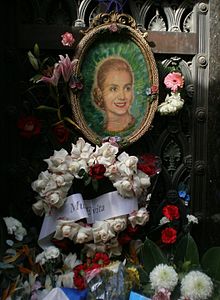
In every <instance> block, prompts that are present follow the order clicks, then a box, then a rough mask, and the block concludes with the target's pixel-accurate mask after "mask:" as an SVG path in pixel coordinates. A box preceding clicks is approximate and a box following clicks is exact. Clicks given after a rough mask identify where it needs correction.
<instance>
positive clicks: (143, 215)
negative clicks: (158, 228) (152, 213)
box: [136, 207, 149, 225]
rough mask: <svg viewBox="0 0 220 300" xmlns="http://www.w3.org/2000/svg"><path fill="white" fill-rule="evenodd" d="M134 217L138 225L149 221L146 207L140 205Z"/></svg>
mask: <svg viewBox="0 0 220 300" xmlns="http://www.w3.org/2000/svg"><path fill="white" fill-rule="evenodd" d="M136 219H137V224H138V225H145V224H146V223H147V222H148V221H149V213H148V211H147V209H146V207H142V208H140V209H139V210H138V211H137V215H136Z"/></svg>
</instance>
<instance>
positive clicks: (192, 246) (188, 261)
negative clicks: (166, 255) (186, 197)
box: [174, 233, 199, 272]
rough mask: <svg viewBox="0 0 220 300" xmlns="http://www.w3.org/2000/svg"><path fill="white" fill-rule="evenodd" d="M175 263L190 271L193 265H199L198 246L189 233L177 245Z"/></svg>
mask: <svg viewBox="0 0 220 300" xmlns="http://www.w3.org/2000/svg"><path fill="white" fill-rule="evenodd" d="M174 263H175V264H176V266H179V267H180V268H181V269H182V270H183V271H184V272H186V271H188V270H189V269H190V268H191V267H194V266H199V252H198V247H197V245H196V243H195V241H194V239H193V238H192V236H191V235H190V233H188V234H187V235H185V236H184V237H182V239H181V240H180V242H179V243H178V245H177V248H176V251H175V255H174Z"/></svg>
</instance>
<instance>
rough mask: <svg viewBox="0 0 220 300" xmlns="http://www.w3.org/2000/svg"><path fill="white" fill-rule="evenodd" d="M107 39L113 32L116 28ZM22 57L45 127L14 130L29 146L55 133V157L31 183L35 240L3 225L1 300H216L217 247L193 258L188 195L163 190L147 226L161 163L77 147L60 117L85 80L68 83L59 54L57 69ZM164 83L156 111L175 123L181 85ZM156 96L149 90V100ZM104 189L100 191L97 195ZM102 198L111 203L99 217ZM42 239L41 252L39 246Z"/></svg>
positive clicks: (24, 121) (26, 124)
mask: <svg viewBox="0 0 220 300" xmlns="http://www.w3.org/2000/svg"><path fill="white" fill-rule="evenodd" d="M110 30H111V31H112V32H115V31H117V30H118V29H117V26H116V25H115V24H113V26H112V27H111V28H110ZM74 41H75V38H74V37H73V35H72V34H71V33H69V32H66V33H64V34H63V35H62V36H61V43H62V44H63V45H64V46H66V47H69V46H72V45H73V43H74ZM28 56H29V60H30V62H31V64H32V66H33V68H34V69H35V70H36V71H37V73H38V74H37V75H36V76H33V77H32V79H31V83H32V84H33V85H34V87H33V88H34V89H35V88H36V89H37V88H38V87H40V88H43V90H44V93H43V97H45V98H43V99H44V103H43V104H42V103H40V105H37V107H36V111H37V112H38V113H39V112H43V113H45V112H46V113H47V114H48V115H49V116H50V117H48V120H47V122H45V119H44V120H42V119H41V120H40V119H39V118H38V117H36V116H33V115H28V116H22V117H21V118H20V119H19V121H18V129H19V131H20V134H21V136H22V137H23V138H25V139H29V140H30V139H31V138H36V137H37V136H39V135H40V133H41V131H44V133H46V135H47V133H48V132H49V133H51V132H52V134H53V136H54V137H55V141H56V142H55V146H56V147H55V148H56V149H57V150H53V154H52V155H48V156H49V157H48V156H45V157H48V158H47V159H44V160H43V161H44V162H45V163H46V164H47V167H46V170H45V171H41V172H40V174H39V175H38V178H37V179H35V180H34V181H33V182H32V184H31V187H32V189H33V191H34V193H35V196H36V202H34V203H33V205H32V208H33V211H34V212H35V214H36V215H38V216H41V217H42V216H43V217H44V220H43V225H42V228H41V232H40V235H38V233H37V234H36V233H35V234H33V231H32V230H33V229H32V228H28V229H26V228H24V227H23V225H22V223H21V222H20V221H18V220H17V219H15V218H13V217H5V218H4V219H3V220H4V222H5V227H6V229H5V231H6V232H5V234H6V235H7V238H6V251H5V253H4V254H3V257H2V262H0V296H1V299H2V300H6V299H7V300H9V299H10V300H13V299H24V300H25V299H32V300H34V299H38V300H41V299H45V300H50V299H67V297H68V298H69V299H89V300H93V299H105V300H107V299H113V300H114V299H115V300H118V299H121V300H128V299H129V300H137V299H152V300H203V299H204V300H205V299H219V297H220V277H219V274H220V269H219V263H218V262H219V257H220V248H219V247H215V248H211V249H209V250H208V251H207V252H206V253H205V254H204V255H203V256H202V257H201V259H200V256H199V251H198V248H197V245H196V243H195V241H194V239H193V237H192V236H191V235H190V229H191V227H192V225H194V224H197V223H198V219H197V218H196V217H195V216H193V215H191V214H190V213H189V205H188V204H189V201H190V195H189V191H188V189H187V187H186V186H185V185H182V186H180V187H179V190H178V192H177V191H170V194H169V193H168V195H167V197H166V199H164V200H163V201H161V205H160V207H158V209H157V210H156V212H155V214H154V216H153V218H152V215H151V211H150V208H149V203H150V199H151V191H152V190H153V186H152V185H153V182H154V179H155V178H156V177H157V176H158V174H159V173H160V170H161V165H160V160H159V158H158V157H157V156H155V155H153V154H149V153H147V154H142V155H140V156H133V155H129V154H128V153H127V152H125V151H124V152H121V151H120V148H119V146H118V139H117V137H110V138H109V137H108V138H106V139H104V140H103V143H102V145H96V146H93V145H91V144H90V143H88V142H86V141H85V140H84V139H83V138H82V137H79V138H77V139H76V138H75V136H74V135H73V134H72V132H73V131H74V130H78V128H77V124H76V123H75V122H74V121H73V120H72V119H71V118H70V117H69V111H68V109H66V108H67V107H69V104H70V99H69V92H68V91H69V88H71V89H72V90H73V91H74V92H78V91H80V90H81V89H82V88H83V83H82V78H76V77H74V76H73V75H72V74H73V73H74V72H73V71H74V69H75V68H76V66H77V64H78V61H77V60H72V61H71V59H70V58H69V56H68V54H66V55H60V56H59V60H58V62H57V61H56V62H54V61H53V60H51V59H50V58H47V59H41V55H40V53H39V48H38V46H37V45H35V47H34V53H32V52H29V53H28ZM164 84H165V86H166V88H167V89H170V91H171V92H170V93H171V94H168V95H167V97H166V99H165V102H163V103H161V104H160V105H159V107H158V112H159V113H160V114H162V115H167V114H171V115H172V114H176V113H177V112H178V111H179V110H180V109H181V108H182V106H183V104H184V100H183V99H182V98H181V94H180V93H181V89H182V88H183V86H184V77H183V75H182V74H181V73H180V72H179V71H173V72H170V73H169V74H168V75H167V76H166V77H165V78H164ZM44 88H48V90H49V92H46V90H47V89H44ZM157 92H158V89H157V87H154V86H153V87H152V88H151V91H150V93H149V94H151V95H152V96H153V95H154V94H155V93H157ZM40 96H41V97H42V94H40ZM48 124H49V128H50V129H48V128H47V129H46V127H47V125H48ZM51 128H52V130H51ZM73 129H74V130H73ZM47 130H48V131H47ZM71 135H72V136H71ZM48 136H49V135H48ZM69 140H74V141H75V142H74V143H71V147H70V148H69V147H65V146H67V144H68V141H69ZM53 142H54V140H53ZM61 145H64V147H63V148H61V147H60V146H61ZM66 148H68V151H67V150H66ZM37 163H38V164H39V162H37ZM36 177H37V176H36ZM79 182H80V188H78V184H79ZM105 185H107V186H108V189H107V191H105V192H104V193H101V194H99V193H98V192H99V191H100V190H101V189H102V188H103V186H105ZM109 187H110V189H109ZM87 189H88V192H87V193H86V191H87ZM84 195H86V197H87V196H88V195H89V196H90V197H88V198H85V196H84ZM100 197H101V198H100ZM100 199H101V200H100ZM103 199H104V200H105V203H106V202H108V201H109V203H110V204H111V205H110V204H109V207H110V208H111V209H110V208H109V207H108V209H106V210H107V211H108V214H107V216H106V215H105V217H103V216H102V213H103V207H102V204H103V203H104V202H103V201H104V200H103ZM107 199H108V200H107ZM111 201H113V202H111ZM97 203H98V204H97ZM100 203H101V204H100ZM112 203H113V204H112ZM119 204H120V205H121V204H122V208H121V207H119V206H117V205H119ZM113 207H117V208H116V209H115V210H114V212H112V211H113ZM78 211H80V213H79V212H78ZM89 213H90V215H89ZM73 216H74V217H73ZM100 216H101V217H100ZM44 222H46V223H45V224H46V225H48V224H49V225H50V226H46V225H44ZM47 222H48V223H47ZM47 227H49V229H51V230H50V231H49V232H47V229H46V228H47ZM52 227H53V228H52ZM42 232H43V238H44V239H45V237H46V238H47V240H46V242H47V244H41V243H40V242H41V239H40V238H42V236H41V234H42ZM43 238H42V240H43ZM67 295H68V296H67Z"/></svg>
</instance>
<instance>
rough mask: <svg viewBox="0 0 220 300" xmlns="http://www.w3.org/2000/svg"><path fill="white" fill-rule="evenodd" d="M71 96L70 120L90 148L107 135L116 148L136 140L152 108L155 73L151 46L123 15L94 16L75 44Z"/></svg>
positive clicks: (145, 128)
mask: <svg viewBox="0 0 220 300" xmlns="http://www.w3.org/2000/svg"><path fill="white" fill-rule="evenodd" d="M74 58H75V59H76V60H77V61H78V63H77V66H76V69H75V73H74V74H73V76H74V78H80V80H81V83H82V87H83V88H82V89H81V90H78V91H76V90H74V91H72V93H71V105H72V112H73V118H74V121H75V122H76V123H77V124H78V126H79V127H80V130H81V131H82V133H83V134H84V136H85V137H86V138H87V139H88V140H90V141H91V142H92V143H94V144H101V142H102V141H103V140H106V139H108V138H109V137H115V138H117V141H118V143H119V145H120V146H121V147H123V145H128V144H130V143H133V142H135V141H137V140H138V139H139V138H140V137H141V136H142V135H143V134H144V133H146V132H147V131H148V130H149V128H150V126H151V123H152V121H153V118H154V114H155V112H156V110H157V105H158V86H159V84H158V72H157V67H156V62H155V59H154V55H153V53H152V51H151V48H150V46H149V44H148V42H147V40H146V33H142V32H141V31H140V30H139V29H138V28H137V26H136V23H135V20H134V19H133V18H132V17H131V16H129V15H127V14H118V13H115V12H112V13H110V14H106V13H104V14H99V15H97V16H96V17H95V18H94V19H93V22H92V24H91V25H90V27H89V28H88V29H87V30H86V31H85V32H84V37H83V38H82V39H81V41H80V43H79V44H78V46H77V49H76V54H75V57H74Z"/></svg>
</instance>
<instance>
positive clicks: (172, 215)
mask: <svg viewBox="0 0 220 300" xmlns="http://www.w3.org/2000/svg"><path fill="white" fill-rule="evenodd" d="M163 214H164V216H165V217H167V219H169V220H171V221H172V220H174V219H179V217H180V214H179V209H178V207H177V206H175V205H166V206H164V208H163Z"/></svg>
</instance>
